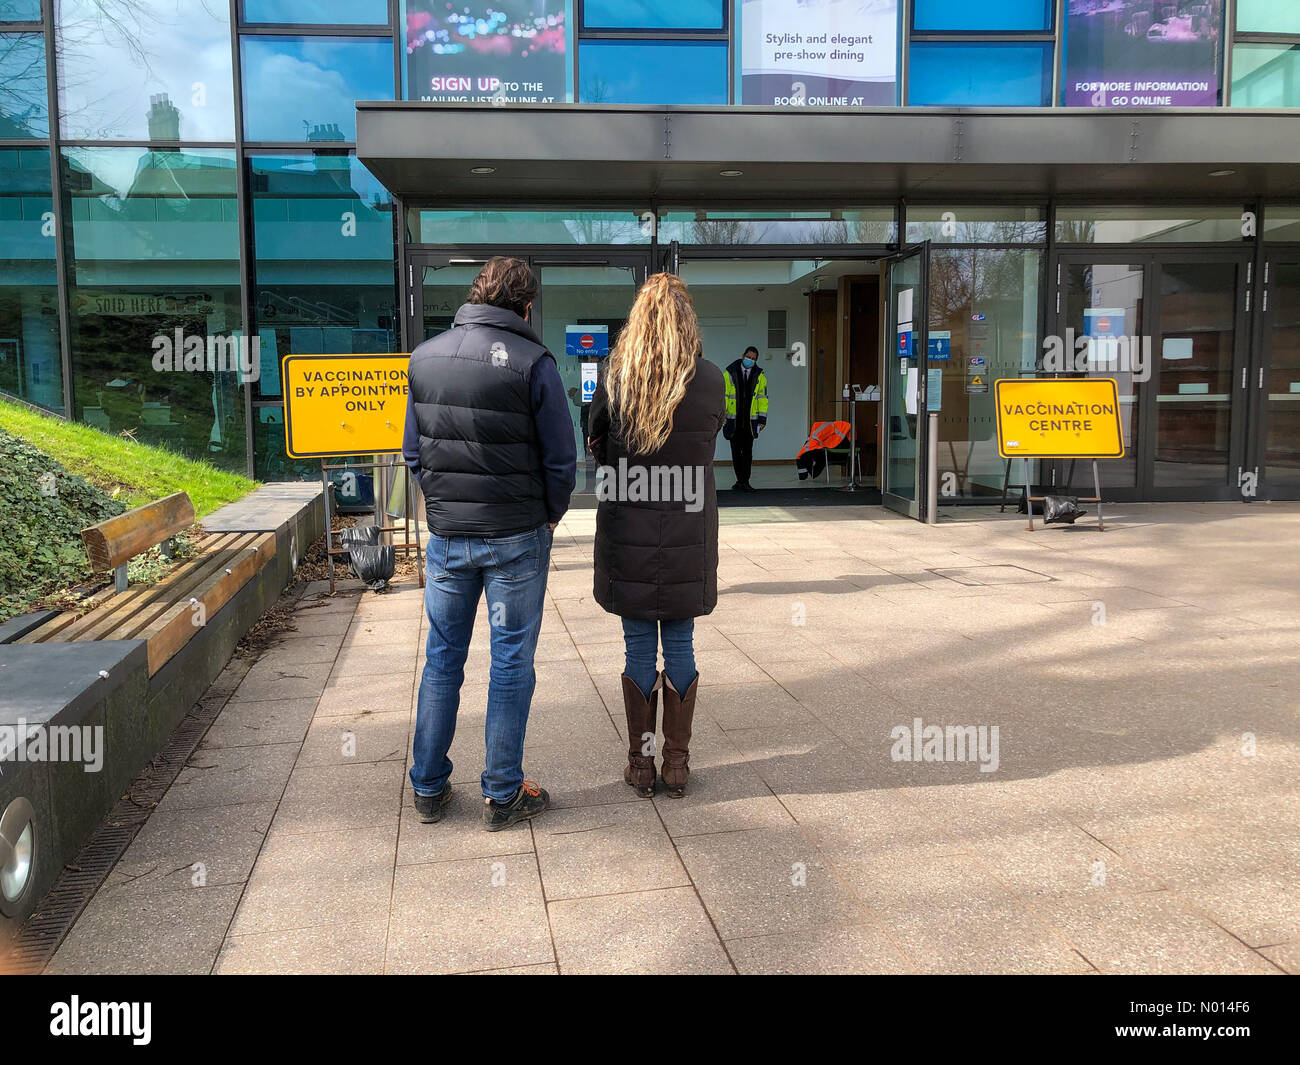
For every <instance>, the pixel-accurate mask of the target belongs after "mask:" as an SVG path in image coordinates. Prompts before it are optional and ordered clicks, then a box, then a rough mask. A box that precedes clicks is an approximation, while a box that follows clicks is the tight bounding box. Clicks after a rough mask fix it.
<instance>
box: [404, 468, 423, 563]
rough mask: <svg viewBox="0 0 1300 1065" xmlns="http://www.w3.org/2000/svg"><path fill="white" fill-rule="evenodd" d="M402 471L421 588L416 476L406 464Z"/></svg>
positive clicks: (421, 557)
mask: <svg viewBox="0 0 1300 1065" xmlns="http://www.w3.org/2000/svg"><path fill="white" fill-rule="evenodd" d="M402 469H404V470H405V471H406V506H407V508H408V509H409V511H410V514H411V524H412V525H413V526H414V527H415V564H416V566H417V567H419V572H420V587H421V588H423V587H424V551H423V550H422V549H421V547H420V509H419V507H417V506H416V505H415V475H414V474H412V473H411V467H410V466H407V465H406V464H405V463H403V464H402Z"/></svg>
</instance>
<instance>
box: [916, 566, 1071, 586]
mask: <svg viewBox="0 0 1300 1065" xmlns="http://www.w3.org/2000/svg"><path fill="white" fill-rule="evenodd" d="M930 572H931V573H933V574H934V575H935V576H936V577H947V578H948V580H950V581H956V582H957V583H958V584H964V585H966V586H967V587H969V588H988V587H992V586H994V585H998V584H1041V583H1044V582H1049V581H1054V580H1056V578H1055V577H1049V576H1048V575H1047V574H1046V573H1039V572H1037V571H1036V570H1032V569H1025V568H1024V566H960V567H957V568H955V569H932V570H930Z"/></svg>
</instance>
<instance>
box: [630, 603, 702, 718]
mask: <svg viewBox="0 0 1300 1065" xmlns="http://www.w3.org/2000/svg"><path fill="white" fill-rule="evenodd" d="M694 638H695V619H694V618H685V619H683V620H681V621H642V620H640V619H638V618H624V619H623V644H624V649H625V650H626V652H627V667H626V668H625V669H624V670H623V672H625V673H626V674H627V675H628V676H629V677H631V678H632V682H633V683H634V684H636V686H637V687H638V688H640V689H641V692H642V694H644V695H645V697H646V698H647V699H648V698H649V697H650V689H651V688H653V687H654V685H655V677H656V676H658V673H659V644H660V641H661V640H662V642H663V648H664V672H665V673H667V674H668V679H669V680H670V681H672V682H673V687H674V688H676V689H677V690H678V691H679V692H685V691H686V689H687V688H689V687H690V686H691V684H692V683H693V682H694V680H695V646H694Z"/></svg>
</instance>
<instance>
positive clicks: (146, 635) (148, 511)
mask: <svg viewBox="0 0 1300 1065" xmlns="http://www.w3.org/2000/svg"><path fill="white" fill-rule="evenodd" d="M193 524H194V504H193V503H192V502H191V501H190V497H189V496H188V495H187V494H186V493H184V492H177V493H176V494H174V495H170V496H167V497H166V498H165V499H159V500H157V501H156V502H153V503H146V504H145V505H144V506H142V507H136V508H135V510H128V511H127V512H126V513H125V514H119V515H117V517H114V518H109V519H108V520H107V521H101V522H100V523H99V524H98V525H92V526H90V528H88V529H83V530H82V531H81V542H82V544H83V545H84V546H85V548H86V556H87V557H88V558H89V559H90V563H91V566H92V567H93V568H94V570H95V571H96V572H97V573H106V572H109V571H112V572H113V573H114V575H115V591H114V593H113V594H112V595H110V596H109V597H108V598H107V599H106V600H104V601H103V602H102V603H100V604H98V605H97V606H95V607H94V608H93V609H92V610H90V611H88V612H87V613H85V614H82V615H81V616H80V617H78V616H77V615H76V614H72V613H63V614H59V615H57V616H56V617H53V618H51V619H50V620H49V621H47V622H45V623H44V624H43V625H41V626H39V627H38V628H35V629H33V630H32V631H31V632H29V633H27V634H26V635H25V636H23V637H21V639H19V641H18V642H19V643H46V642H50V641H59V642H70V641H74V640H144V641H146V643H147V644H148V653H149V675H150V676H151V677H152V676H153V675H154V674H155V673H157V672H158V671H159V670H160V669H162V667H163V666H164V665H166V664H167V661H168V660H169V659H170V658H171V657H172V656H173V655H174V654H176V652H177V651H179V650H180V649H181V648H182V647H184V646H185V644H186V643H188V642H189V640H190V638H191V637H193V636H194V635H195V634H196V633H197V632H198V631H199V629H201V628H202V627H203V625H205V624H206V623H207V619H208V618H209V617H212V616H213V615H214V614H216V612H217V611H218V610H220V609H221V608H222V607H223V606H225V604H226V603H227V602H229V601H230V599H231V597H232V596H234V594H235V593H236V592H237V591H239V589H240V588H242V587H243V586H244V584H245V583H247V582H248V581H249V580H251V579H252V578H253V577H254V576H255V575H256V574H257V573H258V571H259V570H261V568H262V567H263V566H265V565H266V564H267V563H268V562H270V561H271V559H273V558H274V557H275V533H272V532H263V533H256V532H251V533H224V534H220V535H205V536H202V537H200V538H199V540H198V543H197V544H196V546H195V554H194V557H193V558H190V559H187V560H186V561H184V562H182V563H180V564H179V565H177V566H175V567H174V568H173V569H172V570H170V571H169V572H168V573H167V575H166V576H165V577H164V578H163V579H162V580H160V581H158V582H156V583H155V584H148V585H137V586H136V587H134V588H130V587H128V586H127V581H126V566H127V563H128V562H130V561H131V559H133V558H135V557H136V556H137V555H140V554H143V553H144V552H145V551H148V550H149V549H150V548H151V547H154V546H156V545H159V544H162V545H164V548H163V553H164V554H165V555H167V556H168V557H170V554H171V551H170V548H171V542H172V540H173V538H174V537H175V536H176V535H177V534H178V533H182V532H184V531H185V530H186V529H188V528H189V527H190V526H192V525H193Z"/></svg>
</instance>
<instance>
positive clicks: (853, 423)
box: [826, 385, 859, 492]
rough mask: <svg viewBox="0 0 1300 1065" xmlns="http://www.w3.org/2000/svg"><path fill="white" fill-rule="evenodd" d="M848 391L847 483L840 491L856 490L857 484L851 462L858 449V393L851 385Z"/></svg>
mask: <svg viewBox="0 0 1300 1065" xmlns="http://www.w3.org/2000/svg"><path fill="white" fill-rule="evenodd" d="M848 393H849V483H848V484H846V485H845V486H844V487H843V488H841V489H840V491H841V492H856V491H857V490H858V488H859V485H858V471H857V467H856V466H855V465H854V464H853V456H854V455H856V454H857V451H858V393H857V392H856V391H855V390H854V387H853V386H852V385H849V386H848ZM830 469H831V463H830V457H829V456H827V459H826V474H827V476H828V477H829V476H830Z"/></svg>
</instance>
